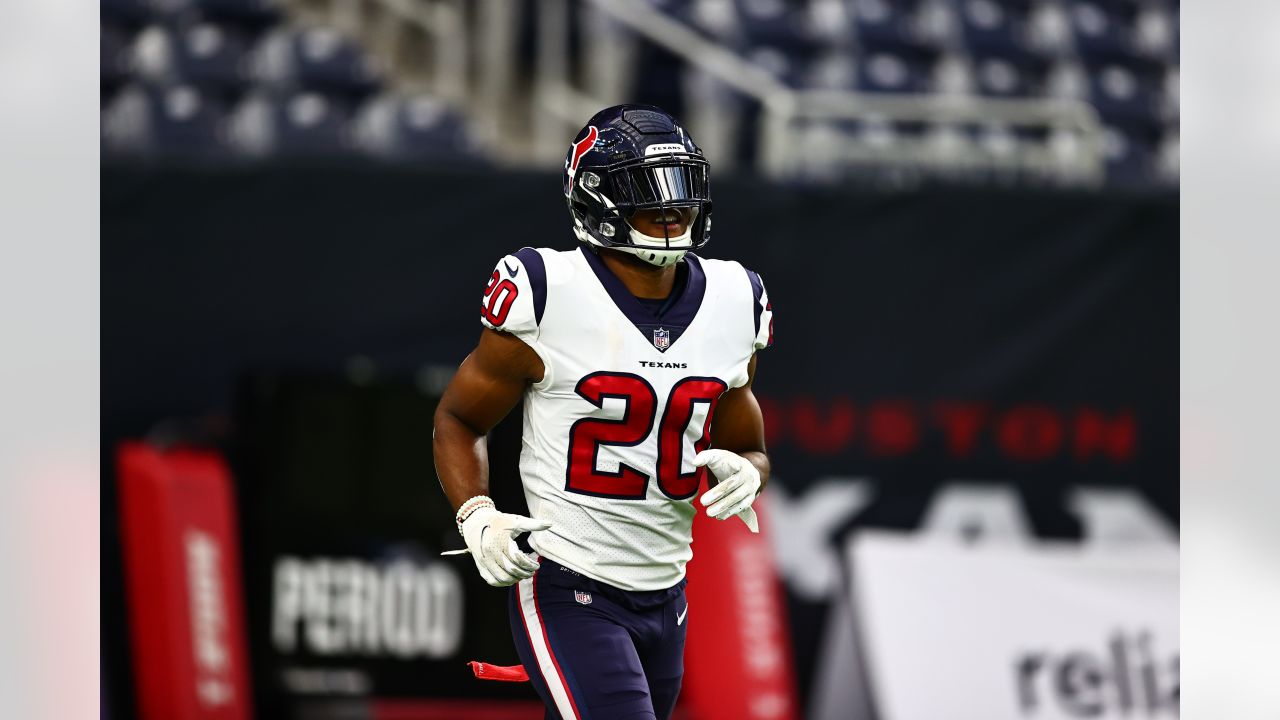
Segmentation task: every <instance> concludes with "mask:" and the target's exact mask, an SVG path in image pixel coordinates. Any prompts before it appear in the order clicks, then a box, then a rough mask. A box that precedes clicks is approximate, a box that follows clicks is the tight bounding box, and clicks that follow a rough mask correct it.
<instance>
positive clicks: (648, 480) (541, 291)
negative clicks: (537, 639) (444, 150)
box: [481, 247, 773, 590]
mask: <svg viewBox="0 0 1280 720" xmlns="http://www.w3.org/2000/svg"><path fill="white" fill-rule="evenodd" d="M684 266H685V268H686V270H684V271H682V272H684V278H685V280H684V282H683V283H681V284H677V286H676V288H675V291H674V292H673V293H672V297H671V298H670V299H669V300H668V301H667V303H666V305H665V306H664V307H663V308H662V309H661V311H659V312H655V311H654V310H653V309H650V308H649V307H647V306H646V305H645V304H643V303H641V302H640V301H639V300H637V299H636V298H635V297H634V296H632V295H631V294H630V292H628V291H627V289H626V287H625V286H624V285H623V284H622V282H621V281H620V280H618V278H617V277H616V276H614V275H613V273H612V272H611V271H610V270H609V269H608V268H607V267H606V266H605V265H604V262H603V261H602V260H601V259H600V257H599V256H598V255H596V254H595V252H593V251H591V250H589V249H587V248H586V247H579V248H577V249H575V250H569V251H556V250H549V249H546V248H540V249H534V248H524V249H522V250H520V251H518V252H516V253H514V254H512V255H508V256H506V257H504V258H503V259H502V260H501V261H499V263H498V265H497V268H496V269H495V270H494V271H493V275H492V276H491V277H490V281H489V285H488V287H487V288H486V290H485V295H484V298H483V300H482V306H481V321H482V322H483V323H484V325H485V326H486V327H489V328H492V329H494V330H501V331H504V332H508V333H511V334H513V335H515V336H516V337H518V338H520V339H521V340H523V341H524V342H525V343H527V344H528V345H529V346H530V347H531V348H533V350H534V351H535V352H537V353H538V356H539V357H540V358H542V364H543V367H544V368H545V369H546V371H545V374H544V376H543V378H542V380H541V381H539V382H537V383H535V384H533V385H531V386H530V387H529V388H528V390H527V391H526V392H525V396H524V436H523V444H524V446H523V449H522V450H521V454H520V476H521V479H522V481H523V483H524V492H525V498H526V499H527V500H528V503H529V511H530V514H531V515H532V516H533V517H535V518H537V519H539V520H545V521H547V522H549V523H551V529H550V530H545V531H540V532H535V533H533V534H532V535H531V536H530V539H529V542H530V545H531V546H532V547H533V548H534V549H535V550H536V551H537V552H538V553H539V554H541V555H543V556H545V557H548V558H551V559H552V560H554V561H556V562H558V563H560V564H562V565H564V566H566V567H568V568H571V569H573V570H576V571H577V572H580V573H582V574H583V575H586V576H588V577H591V578H594V579H596V580H600V581H602V582H605V583H608V584H610V585H613V586H615V587H619V588H622V589H624V590H660V589H664V588H668V587H671V586H672V585H674V584H676V583H677V582H679V581H680V579H681V578H683V577H684V566H685V563H686V562H688V560H689V558H691V557H692V556H693V552H692V550H691V549H690V542H691V541H692V524H693V516H694V507H693V499H694V496H695V495H696V494H697V493H698V490H699V486H700V484H701V482H702V479H703V478H704V477H705V474H706V470H705V469H704V468H696V467H694V466H693V462H692V461H693V457H694V456H695V455H696V454H697V453H698V452H699V451H701V450H704V449H706V448H707V447H708V446H709V445H710V431H711V416H712V413H714V411H715V406H716V402H717V400H718V399H719V397H720V395H721V394H723V393H724V392H725V391H726V390H729V389H730V388H737V387H741V386H742V385H743V384H745V383H746V382H747V363H748V361H750V359H751V356H752V354H753V353H755V351H756V350H758V349H760V348H763V347H767V346H768V345H769V344H771V343H772V340H773V327H772V326H773V312H772V309H771V307H770V305H769V298H768V295H766V294H765V290H764V285H763V283H762V282H761V280H760V277H759V276H758V275H756V274H755V273H753V272H751V271H749V270H747V269H745V268H743V267H742V265H740V264H738V263H736V262H731V261H723V260H707V259H703V258H699V257H697V256H695V255H694V254H693V253H689V254H687V255H686V256H685V260H684Z"/></svg>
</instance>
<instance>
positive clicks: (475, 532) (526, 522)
mask: <svg viewBox="0 0 1280 720" xmlns="http://www.w3.org/2000/svg"><path fill="white" fill-rule="evenodd" d="M475 499H476V498H472V500H468V501H467V503H471V502H472V501H473V500H475ZM484 500H488V498H484ZM467 503H464V504H463V508H464V509H466V507H467ZM550 527H551V523H549V522H545V521H542V520H534V519H533V518H529V517H525V516H524V515H514V514H511V513H504V512H498V509H497V508H495V507H494V506H493V501H491V500H489V501H488V502H487V503H481V504H479V506H478V507H476V508H475V509H474V510H471V511H470V512H469V513H468V514H467V516H466V518H465V519H463V521H462V524H461V526H460V527H459V529H460V530H461V531H462V538H463V539H464V540H466V542H467V550H469V551H470V553H471V559H472V560H474V561H475V563H476V569H477V570H479V571H480V577H482V578H484V581H485V582H487V583H489V584H490V585H492V586H494V587H506V586H508V585H514V584H516V583H518V582H520V581H521V580H524V579H525V578H530V577H533V573H534V572H535V571H537V569H538V561H537V560H535V559H533V557H532V556H530V555H529V554H527V553H525V552H524V551H522V550H521V549H520V548H519V546H517V545H516V541H515V536H517V535H519V534H520V533H525V532H533V531H534V530H546V529H548V528H550Z"/></svg>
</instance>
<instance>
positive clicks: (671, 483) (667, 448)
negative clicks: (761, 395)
mask: <svg viewBox="0 0 1280 720" xmlns="http://www.w3.org/2000/svg"><path fill="white" fill-rule="evenodd" d="M728 389H729V387H728V385H726V384H725V382H724V381H723V380H720V379H719V378H712V377H688V378H685V379H683V380H681V381H679V382H677V383H676V384H675V387H673V388H671V395H670V397H668V398H667V402H666V409H665V410H664V411H663V413H662V419H661V421H660V423H661V424H660V425H659V426H658V467H657V468H656V470H657V476H658V487H659V488H660V489H661V490H662V492H663V493H665V494H666V495H667V496H668V497H670V498H673V499H676V500H680V499H683V498H687V497H692V496H693V494H694V493H696V492H697V491H698V485H699V484H701V482H702V477H703V475H704V474H705V473H706V469H705V468H695V469H694V470H693V471H692V472H681V468H682V467H683V466H684V436H685V430H686V428H688V427H689V422H690V421H691V420H692V419H693V411H694V405H695V404H697V403H706V404H707V406H708V407H707V417H706V420H705V421H703V424H702V432H701V433H700V436H699V438H698V439H697V440H696V441H694V443H693V448H694V452H695V453H699V452H702V451H703V450H706V449H707V447H708V446H709V445H710V444H711V418H712V416H713V415H714V414H715V409H716V402H717V400H719V398H720V395H721V394H723V393H724V392H725V390H728ZM575 391H576V392H577V393H578V395H580V396H582V397H583V398H585V399H586V400H587V402H590V403H591V404H592V405H595V406H596V407H604V400H605V398H616V399H619V400H622V401H623V402H625V403H626V409H625V410H623V413H622V417H621V418H619V419H617V420H602V419H600V418H582V419H581V420H578V421H577V422H575V423H574V424H573V427H572V428H571V429H570V430H569V468H568V471H567V472H566V473H565V474H566V476H567V477H566V478H565V489H566V490H568V491H569V492H575V493H581V494H583V495H595V496H597V497H608V498H620V499H625V500H640V499H643V498H644V496H645V491H646V489H647V488H648V485H649V473H647V472H645V471H643V470H640V469H637V468H633V467H631V466H630V465H627V464H626V463H624V462H621V461H619V463H618V470H617V472H605V471H603V470H600V469H599V468H598V467H597V464H596V463H597V460H598V457H599V454H600V446H601V445H613V446H618V447H631V446H635V445H639V444H640V443H642V442H644V440H645V438H647V437H649V433H650V432H651V431H652V430H653V423H654V420H655V419H657V414H658V394H657V393H656V392H654V389H653V386H652V385H650V384H649V383H648V381H646V380H645V379H644V378H642V377H640V376H639V375H633V374H631V373H617V372H597V373H592V374H590V375H587V376H586V377H584V378H582V380H580V381H578V386H577V387H576V388H575Z"/></svg>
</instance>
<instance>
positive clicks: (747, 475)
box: [693, 450, 760, 532]
mask: <svg viewBox="0 0 1280 720" xmlns="http://www.w3.org/2000/svg"><path fill="white" fill-rule="evenodd" d="M693 464H694V465H697V466H698V467H702V466H704V465H705V466H706V467H707V469H708V470H710V471H711V473H712V474H713V475H715V476H716V478H717V479H718V480H719V481H720V483H719V484H718V485H716V486H715V487H713V488H711V489H710V490H708V491H706V492H704V493H702V506H703V507H705V508H706V509H707V514H708V515H710V516H711V517H713V518H715V519H717V520H728V519H729V518H731V517H733V516H734V515H737V516H738V517H740V518H742V522H744V523H746V524H747V527H748V528H750V529H751V532H760V524H759V521H757V520H756V511H755V510H753V509H752V508H751V503H753V502H755V500H756V493H757V492H759V490H760V471H759V470H757V469H756V466H755V465H752V464H751V461H750V460H747V459H746V458H744V457H742V456H741V455H738V454H736V453H731V452H729V451H728V450H703V451H702V452H700V453H698V454H697V456H695V457H694V458H693Z"/></svg>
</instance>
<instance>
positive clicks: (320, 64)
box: [252, 28, 379, 96]
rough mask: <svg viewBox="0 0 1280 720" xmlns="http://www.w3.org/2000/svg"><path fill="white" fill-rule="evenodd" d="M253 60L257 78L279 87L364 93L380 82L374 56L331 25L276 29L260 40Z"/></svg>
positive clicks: (375, 87) (373, 88) (369, 91)
mask: <svg viewBox="0 0 1280 720" xmlns="http://www.w3.org/2000/svg"><path fill="white" fill-rule="evenodd" d="M252 62H253V74H254V76H255V78H256V79H258V80H260V81H262V82H265V83H267V84H269V85H271V86H273V87H275V88H277V89H284V90H291V89H307V90H317V91H324V92H327V93H342V94H346V95H349V96H362V95H367V94H369V93H371V92H373V91H374V90H376V89H377V87H378V84H379V75H378V72H377V69H376V67H375V65H374V63H373V61H372V59H371V58H370V57H369V56H368V55H366V54H365V53H364V52H362V50H361V49H360V48H359V47H357V46H356V45H355V43H353V42H352V41H350V40H348V39H347V38H345V37H343V36H342V35H341V34H339V33H338V32H337V31H335V30H332V29H329V28H306V29H302V30H294V29H280V30H276V31H273V32H271V33H270V34H269V35H267V36H266V37H264V38H263V39H262V41H261V42H260V43H259V45H258V47H257V48H256V49H255V51H254V57H253V61H252Z"/></svg>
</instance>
